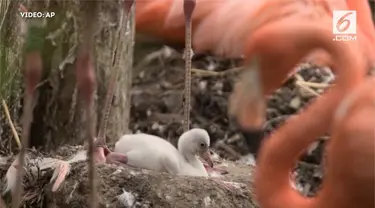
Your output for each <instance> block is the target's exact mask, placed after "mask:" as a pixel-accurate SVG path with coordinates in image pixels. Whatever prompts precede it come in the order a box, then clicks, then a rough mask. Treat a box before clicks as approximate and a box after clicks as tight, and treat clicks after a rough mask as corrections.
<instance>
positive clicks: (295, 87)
mask: <svg viewBox="0 0 375 208" xmlns="http://www.w3.org/2000/svg"><path fill="white" fill-rule="evenodd" d="M181 57H182V56H181V53H178V52H176V51H174V50H172V49H170V48H166V47H164V48H162V49H160V50H157V51H156V52H153V53H151V54H148V56H147V57H146V58H144V59H140V61H139V62H138V63H136V64H135V67H134V73H133V74H134V77H133V88H132V91H131V96H132V97H131V98H132V103H131V104H132V105H131V122H130V129H131V131H133V132H144V133H149V134H154V135H157V136H160V137H162V138H166V139H167V140H169V141H171V142H172V143H173V144H176V143H177V138H178V137H179V136H180V135H181V133H182V131H183V129H182V125H183V122H182V121H183V116H182V115H183V110H182V109H183V108H182V106H183V91H184V60H183V59H182V58H181ZM238 67H239V61H238V60H221V59H218V58H215V57H211V56H195V57H194V60H193V68H194V70H193V77H192V89H191V96H192V99H191V101H192V103H191V106H192V108H191V127H199V128H204V129H206V130H207V131H208V133H209V134H210V137H211V143H212V145H211V146H212V147H213V149H214V151H215V152H216V153H218V154H219V155H220V156H221V158H222V160H227V161H235V162H233V163H232V164H234V165H235V166H249V167H250V168H247V169H243V170H242V172H241V174H238V173H237V172H236V173H233V174H232V175H229V176H225V177H226V178H227V181H233V182H238V183H239V184H245V186H246V188H243V187H242V188H239V189H238V190H237V191H233V190H228V189H227V188H225V187H223V186H221V185H222V184H221V185H219V186H217V182H214V181H205V182H204V183H207V186H208V188H207V187H206V188H207V190H206V189H205V188H200V189H197V190H198V191H194V190H192V189H191V187H192V186H199V185H198V184H201V183H202V181H200V180H201V179H191V180H190V179H186V178H185V179H184V178H181V177H172V176H169V175H167V174H152V172H151V173H149V172H147V171H146V172H144V171H143V172H142V171H141V172H140V173H139V171H138V173H135V175H137V174H140V175H138V176H135V175H134V171H133V170H123V175H122V176H121V180H125V181H124V182H123V183H122V182H121V186H119V185H120V182H119V178H117V179H113V178H112V177H114V176H112V174H115V173H116V172H118V170H116V169H114V168H113V167H112V166H110V165H104V166H100V167H98V173H99V175H101V174H103V175H101V181H103V180H104V181H105V183H104V184H103V182H101V185H100V187H101V189H100V192H99V193H98V197H99V198H100V200H99V201H100V203H101V204H102V205H103V206H110V207H126V206H123V205H118V201H120V200H119V198H118V197H119V196H120V194H121V193H122V192H124V193H125V195H126V194H127V193H128V192H126V191H130V192H133V193H136V194H135V195H134V194H133V196H132V197H133V202H134V203H136V204H137V206H135V205H134V206H130V207H182V206H185V207H186V205H187V204H186V203H190V204H191V200H190V201H189V202H187V201H186V200H184V196H178V195H176V196H174V198H170V196H168V197H169V198H168V197H167V196H164V195H165V194H164V195H163V197H161V195H160V193H166V192H167V191H166V190H164V189H163V190H161V189H160V190H161V192H158V191H155V190H158V189H156V188H150V187H154V186H155V187H158V184H163V185H165V187H168V186H169V187H172V186H173V185H174V186H176V187H175V188H176V189H180V190H185V189H186V191H187V192H188V194H190V195H191V196H193V195H196V196H198V195H199V197H200V198H199V197H198V198H197V199H196V200H197V201H196V202H194V207H203V206H206V205H204V204H206V203H208V202H207V200H208V201H209V200H212V199H214V200H216V201H211V203H213V204H215V203H218V202H220V201H218V200H220V199H223V198H225V199H226V200H227V199H228V196H230V197H231V199H230V200H229V199H228V200H227V201H226V202H225V203H227V204H226V206H220V207H239V206H237V205H239V204H242V205H243V206H242V205H241V206H240V207H245V208H250V207H256V205H253V204H252V203H253V200H252V198H251V197H252V196H251V195H249V194H248V191H249V189H248V188H249V187H248V186H247V185H248V184H249V183H251V182H250V178H251V177H250V175H251V169H252V166H251V165H249V164H248V163H246V162H243V161H244V160H242V159H243V158H246V157H245V156H246V155H248V153H249V150H248V149H247V145H246V144H245V143H244V140H243V136H242V134H241V133H240V131H239V129H238V126H236V125H235V124H233V123H231V121H230V120H228V114H227V109H228V102H227V101H228V96H229V95H230V93H231V91H232V87H233V83H234V81H235V79H236V78H237V77H238V72H239V71H240V70H239V69H238ZM298 70H299V72H298V73H297V75H296V76H293V77H291V78H290V79H289V80H288V81H287V82H286V83H285V84H284V86H283V87H282V88H280V89H279V90H277V91H276V92H275V93H273V94H272V95H271V96H269V98H268V108H267V123H266V124H265V129H266V131H267V134H269V133H271V132H272V131H273V130H275V129H276V128H277V127H278V126H279V125H281V124H282V123H283V122H284V121H285V120H286V119H287V118H288V117H289V116H290V115H293V114H295V113H297V112H298V111H300V110H302V109H303V108H304V107H305V106H306V105H308V103H309V102H311V101H312V100H313V99H314V98H315V97H317V96H319V94H320V93H322V92H323V91H324V88H325V87H324V86H327V85H328V84H329V83H330V82H331V81H332V80H333V76H332V74H331V73H330V72H329V71H328V70H326V69H319V68H316V67H314V66H311V65H308V64H306V65H304V66H301V67H299V68H298ZM309 83H310V84H311V83H315V84H316V83H317V84H316V85H317V86H315V88H314V87H311V86H310V85H309ZM313 85H314V84H313ZM325 140H326V137H322V138H321V139H320V140H318V141H317V142H316V143H315V144H312V146H311V148H309V149H308V151H306V154H305V155H303V156H302V157H301V162H300V163H299V164H298V166H297V168H296V173H297V177H296V179H297V181H296V182H297V187H298V188H299V190H300V191H301V192H303V193H304V194H305V195H313V194H314V193H315V192H316V190H317V189H318V188H319V184H320V182H321V179H322V171H321V167H320V166H321V165H320V164H321V161H322V152H323V146H324V142H325ZM219 144H220V145H219ZM82 149H83V148H82V147H80V146H78V147H65V148H61V149H60V151H59V152H56V153H52V154H51V155H49V156H50V157H54V158H56V155H58V156H59V158H58V159H64V160H66V159H67V158H69V157H71V156H72V155H73V154H74V153H75V152H77V151H79V150H82ZM34 152H35V151H34ZM46 156H48V155H44V157H46ZM33 157H41V154H40V153H38V152H35V153H34V156H33ZM13 159H14V158H8V161H3V163H2V164H0V165H1V170H0V173H1V174H0V176H1V177H3V176H4V175H5V171H6V169H7V168H8V167H9V164H10V162H11V161H12V160H13ZM0 162H1V161H0ZM86 171H87V166H86V164H84V162H82V161H81V162H78V163H75V164H72V171H71V173H70V176H69V177H68V178H67V182H66V183H65V185H63V187H62V188H61V190H59V193H60V194H61V195H56V194H52V195H51V191H50V187H49V186H48V184H49V179H50V177H51V176H52V170H50V169H47V170H45V171H37V173H38V174H37V175H36V176H35V174H34V175H33V174H29V175H28V177H26V179H25V180H24V183H25V190H26V191H27V203H26V204H27V205H28V206H26V207H30V206H31V207H35V206H38V207H40V206H41V205H43V206H48V205H49V204H54V205H58V207H64V206H67V204H65V205H64V203H66V201H67V200H70V202H69V206H70V207H79V206H81V205H82V204H84V203H85V199H86V197H87V194H88V191H87V190H88V187H87V184H86V185H77V183H78V184H80V182H82V184H85V183H86V182H87V177H85V176H86V175H87V174H86V173H87V172H86ZM229 172H231V169H229ZM233 172H235V171H233ZM130 179H131V180H132V181H129V180H130ZM126 180H127V181H126ZM168 181H169V182H168ZM173 181H174V182H173ZM154 182H155V183H154ZM134 183H135V184H134ZM117 184H118V185H117ZM155 184H156V185H155ZM176 184H177V185H176ZM194 184H196V185H194ZM0 187H1V186H0ZM72 187H75V188H73V190H72ZM250 187H251V186H250ZM123 189H124V190H123ZM125 189H126V190H125ZM106 190H107V191H106ZM108 190H111V191H108ZM153 190H154V191H153ZM74 191H75V194H70V193H73V192H74ZM210 193H212V194H214V193H220V194H218V195H215V196H214V195H212V196H211V195H210V197H211V198H207V197H206V195H207V194H210ZM115 194H117V195H116V197H117V200H115V201H114V195H115ZM72 197H73V198H72ZM202 197H203V198H202ZM212 197H214V198H212ZM130 198H131V197H130ZM187 199H188V198H187ZM189 199H191V198H189ZM176 200H182V201H180V203H181V206H176V204H173V203H175V202H176ZM7 201H9V198H7ZM245 202H246V203H248V204H245ZM184 203H185V204H184ZM138 205H139V206H138ZM161 205H162V206H161ZM216 207H217V206H216Z"/></svg>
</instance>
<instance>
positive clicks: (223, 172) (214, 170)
mask: <svg viewBox="0 0 375 208" xmlns="http://www.w3.org/2000/svg"><path fill="white" fill-rule="evenodd" d="M203 166H204V168H205V169H206V171H207V172H208V173H218V174H219V175H226V174H228V173H229V172H228V171H227V170H225V169H222V168H211V167H210V166H209V165H207V164H203Z"/></svg>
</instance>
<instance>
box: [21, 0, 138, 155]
mask: <svg viewBox="0 0 375 208" xmlns="http://www.w3.org/2000/svg"><path fill="white" fill-rule="evenodd" d="M47 2H48V4H47ZM99 4H100V15H99V14H98V18H97V19H98V20H97V23H95V22H94V20H95V17H93V22H91V23H88V22H83V21H82V16H83V12H80V11H79V1H78V0H70V1H57V0H51V1H30V2H29V4H28V5H25V6H26V7H27V8H28V9H29V10H30V11H48V12H52V11H53V12H55V14H56V15H55V16H54V17H52V18H46V20H47V27H46V28H47V30H48V33H47V37H46V42H45V45H44V47H43V51H42V53H43V59H44V60H43V62H44V63H43V64H44V66H43V76H42V80H41V82H40V84H39V87H38V91H39V93H38V94H39V95H38V97H37V98H36V99H35V101H36V103H35V108H34V120H33V124H32V127H31V132H30V142H31V143H30V144H31V145H32V146H45V147H47V148H48V149H54V148H56V147H58V146H59V145H61V144H66V143H68V144H77V143H81V142H82V141H83V140H84V136H83V135H84V134H83V133H82V129H83V128H84V125H83V124H84V120H83V119H82V118H84V115H83V112H84V109H85V106H82V105H81V102H80V100H79V97H77V88H76V81H75V73H74V70H75V65H74V63H75V56H76V51H77V48H78V46H79V40H80V38H82V37H81V36H80V29H81V28H83V24H96V26H97V27H96V28H97V31H96V35H95V42H96V43H95V59H94V61H95V68H96V79H97V92H96V101H95V112H96V114H97V117H98V118H100V117H101V114H102V112H101V111H102V109H103V106H104V101H105V100H104V99H105V94H106V93H107V86H108V84H109V78H110V75H111V72H112V71H113V70H114V67H113V66H114V65H115V64H114V63H117V62H118V65H119V66H121V69H120V72H119V77H118V80H119V82H118V83H117V86H116V89H118V90H116V93H115V98H114V100H113V107H112V109H111V113H110V116H109V118H110V119H109V123H108V129H107V130H108V131H107V135H108V137H109V138H111V139H110V141H112V142H113V141H116V140H117V139H118V138H119V137H120V135H121V134H123V133H124V132H125V131H126V128H127V126H128V121H129V107H130V104H129V103H130V101H129V90H130V87H131V66H132V55H133V49H132V46H133V37H134V25H133V22H134V21H133V15H131V16H130V17H131V18H130V20H129V21H128V24H126V25H127V27H128V31H127V32H126V33H125V34H120V36H119V38H122V39H123V40H124V41H118V38H117V36H118V34H117V33H118V27H120V25H119V22H120V18H121V12H122V8H123V7H122V1H100V2H99ZM132 14H133V12H132ZM118 43H120V44H118ZM121 43H123V44H121ZM116 48H117V51H123V54H124V56H122V57H121V58H120V59H119V60H113V57H114V52H115V50H116ZM99 123H100V122H97V126H99Z"/></svg>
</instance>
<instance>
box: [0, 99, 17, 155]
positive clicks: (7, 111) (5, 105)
mask: <svg viewBox="0 0 375 208" xmlns="http://www.w3.org/2000/svg"><path fill="white" fill-rule="evenodd" d="M2 105H3V108H4V111H5V116H6V118H7V120H8V122H9V125H10V128H11V129H12V133H13V136H14V139H15V140H16V143H17V146H18V148H21V146H22V145H21V141H20V138H19V136H18V133H17V131H16V128H15V127H14V123H13V121H12V119H11V118H10V113H9V109H8V106H7V104H6V103H5V100H2Z"/></svg>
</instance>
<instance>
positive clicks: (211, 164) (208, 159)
mask: <svg viewBox="0 0 375 208" xmlns="http://www.w3.org/2000/svg"><path fill="white" fill-rule="evenodd" d="M199 156H200V157H201V158H202V159H203V160H204V161H206V162H207V164H208V166H209V167H211V168H212V167H214V162H212V159H211V155H210V150H207V151H204V152H202V153H201V154H200V155H199Z"/></svg>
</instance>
